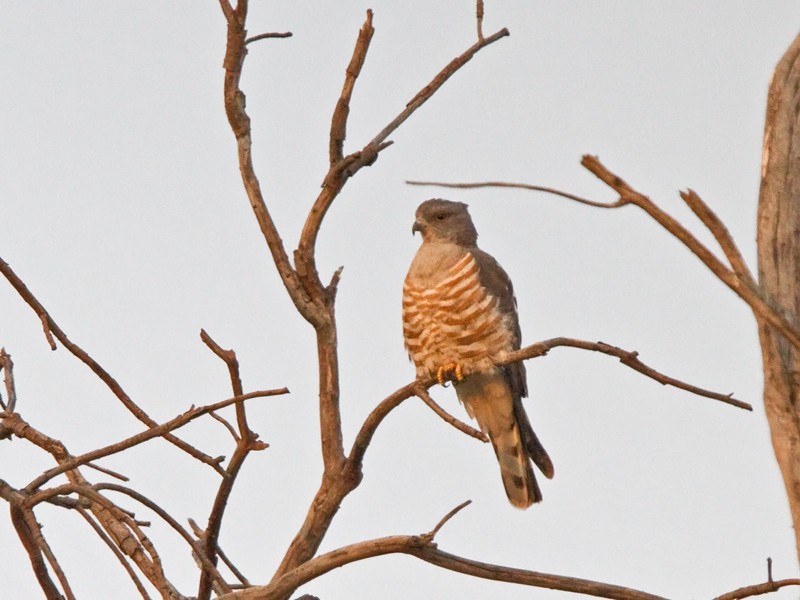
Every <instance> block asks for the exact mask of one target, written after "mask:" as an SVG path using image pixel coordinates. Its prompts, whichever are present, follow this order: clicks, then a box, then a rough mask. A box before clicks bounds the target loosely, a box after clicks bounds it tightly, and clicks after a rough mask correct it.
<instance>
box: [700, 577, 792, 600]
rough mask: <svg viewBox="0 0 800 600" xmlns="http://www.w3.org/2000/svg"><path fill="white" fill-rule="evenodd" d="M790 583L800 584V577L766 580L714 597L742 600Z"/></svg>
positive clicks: (724, 599) (722, 599)
mask: <svg viewBox="0 0 800 600" xmlns="http://www.w3.org/2000/svg"><path fill="white" fill-rule="evenodd" d="M790 585H800V579H780V580H778V581H765V582H764V583H758V584H756V585H747V586H744V587H740V588H738V589H736V590H733V591H732V592H728V593H727V594H722V595H720V596H717V597H716V598H714V600H740V599H741V598H750V597H751V596H760V595H761V594H770V593H772V592H777V591H778V590H779V589H781V588H784V587H788V586H790Z"/></svg>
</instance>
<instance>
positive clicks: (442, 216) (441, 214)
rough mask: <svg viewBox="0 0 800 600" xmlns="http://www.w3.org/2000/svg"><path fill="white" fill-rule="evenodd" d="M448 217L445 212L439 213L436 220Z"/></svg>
mask: <svg viewBox="0 0 800 600" xmlns="http://www.w3.org/2000/svg"><path fill="white" fill-rule="evenodd" d="M446 218H447V215H446V214H444V213H439V214H438V215H436V220H437V221H444V220H445V219H446Z"/></svg>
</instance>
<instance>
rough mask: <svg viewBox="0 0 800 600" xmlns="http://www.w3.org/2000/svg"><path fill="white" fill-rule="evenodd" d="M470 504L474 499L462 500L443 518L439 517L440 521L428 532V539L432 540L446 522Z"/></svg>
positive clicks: (426, 535)
mask: <svg viewBox="0 0 800 600" xmlns="http://www.w3.org/2000/svg"><path fill="white" fill-rule="evenodd" d="M470 504H472V500H464V502H462V503H461V504H459V505H458V506H456V507H455V508H454V509H453V510H451V511H450V512H449V513H447V514H446V515H445V516H443V517H442V518H441V519H439V522H438V523H437V524H436V526H435V527H434V528H433V529H431V530H430V531H429V532H428V533H426V534H425V537H426V538H428V540H429V541H431V542H432V541H433V538H435V537H436V534H437V533H439V531H440V530H441V529H442V527H444V526H445V524H446V523H447V522H448V521H449V520H450V519H452V518H453V517H455V516H456V515H457V514H458V513H460V512H461V511H462V510H464V509H465V508H466V507H467V506H469V505H470Z"/></svg>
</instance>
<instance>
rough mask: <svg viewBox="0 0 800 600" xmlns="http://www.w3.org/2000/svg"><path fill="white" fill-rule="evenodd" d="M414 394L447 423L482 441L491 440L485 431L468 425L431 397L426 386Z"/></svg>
mask: <svg viewBox="0 0 800 600" xmlns="http://www.w3.org/2000/svg"><path fill="white" fill-rule="evenodd" d="M414 395H415V396H417V397H418V398H419V399H420V400H422V401H423V402H424V403H425V404H427V405H428V407H429V408H430V409H431V410H432V411H433V412H435V413H436V414H437V415H438V416H439V417H441V419H442V420H443V421H444V422H445V423H449V424H450V425H452V426H453V427H455V428H456V429H458V430H459V431H461V432H462V433H466V434H467V435H469V436H471V437H474V438H475V439H476V440H480V441H482V442H484V443H486V442H488V441H489V437H488V436H487V435H486V434H485V433H483V432H482V431H480V430H479V429H475V428H474V427H470V426H469V425H467V424H466V423H464V422H463V421H459V420H458V419H456V418H455V417H454V416H453V415H451V414H450V413H449V412H447V411H446V410H444V409H443V408H442V407H441V406H439V405H438V404H437V403H436V401H435V400H434V399H433V398H431V395H430V394H429V393H428V391H427V390H426V389H425V388H423V387H420V388H418V389H416V390H414Z"/></svg>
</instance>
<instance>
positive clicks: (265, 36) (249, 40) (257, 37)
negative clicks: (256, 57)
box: [244, 31, 292, 46]
mask: <svg viewBox="0 0 800 600" xmlns="http://www.w3.org/2000/svg"><path fill="white" fill-rule="evenodd" d="M290 37H292V32H291V31H284V32H282V33H280V32H271V33H259V34H258V35H254V36H253V37H249V38H247V39H245V41H244V45H245V46H247V45H248V44H250V43H252V42H257V41H259V40H266V39H272V38H290Z"/></svg>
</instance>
